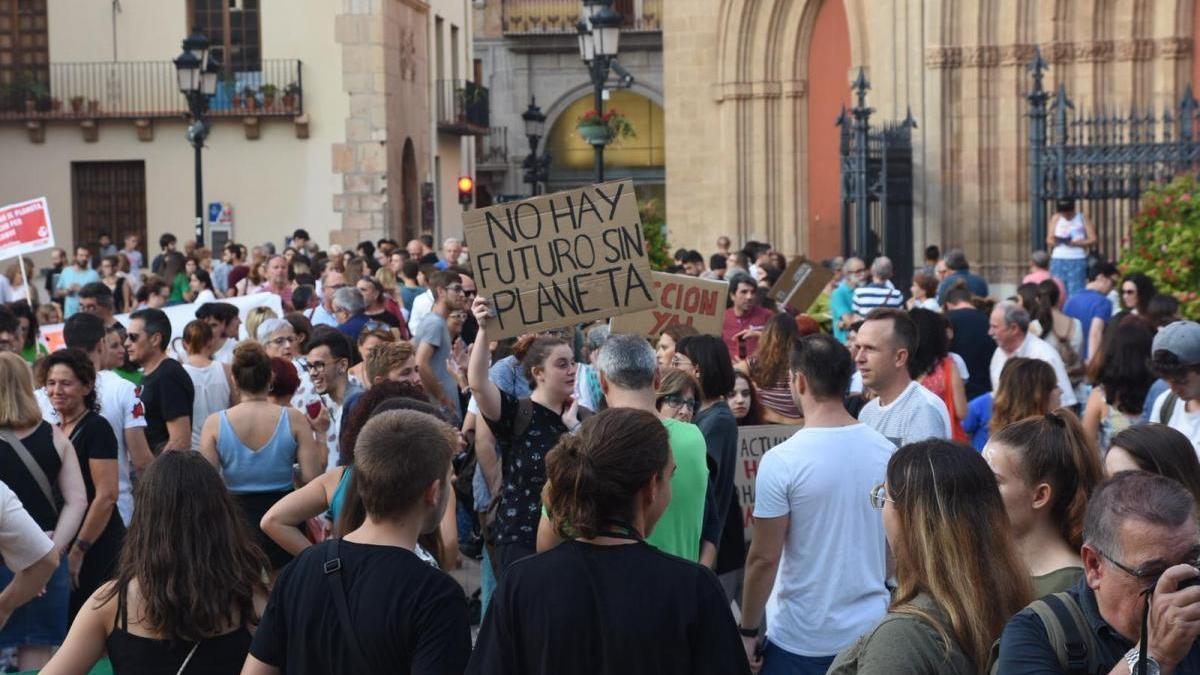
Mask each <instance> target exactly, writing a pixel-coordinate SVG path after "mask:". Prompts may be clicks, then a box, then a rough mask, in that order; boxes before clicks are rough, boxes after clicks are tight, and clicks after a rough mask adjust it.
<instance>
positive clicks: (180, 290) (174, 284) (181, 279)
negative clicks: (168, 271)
mask: <svg viewBox="0 0 1200 675" xmlns="http://www.w3.org/2000/svg"><path fill="white" fill-rule="evenodd" d="M187 291H188V278H187V275H185V274H184V273H183V272H180V273H179V274H176V275H175V278H174V279H172V280H171V297H170V298H169V299H168V300H167V302H170V303H176V302H183V294H184V293H186V292H187Z"/></svg>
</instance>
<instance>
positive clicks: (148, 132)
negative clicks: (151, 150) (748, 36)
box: [133, 119, 154, 143]
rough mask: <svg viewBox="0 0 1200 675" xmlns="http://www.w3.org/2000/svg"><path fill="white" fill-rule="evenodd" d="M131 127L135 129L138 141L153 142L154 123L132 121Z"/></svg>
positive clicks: (144, 120)
mask: <svg viewBox="0 0 1200 675" xmlns="http://www.w3.org/2000/svg"><path fill="white" fill-rule="evenodd" d="M133 126H134V127H136V128H137V137H138V140H139V141H142V142H143V143H148V142H150V141H152V140H154V121H153V120H150V119H140V120H134V121H133Z"/></svg>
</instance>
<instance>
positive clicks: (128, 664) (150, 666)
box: [104, 607, 252, 675]
mask: <svg viewBox="0 0 1200 675" xmlns="http://www.w3.org/2000/svg"><path fill="white" fill-rule="evenodd" d="M117 617H118V619H117V624H116V625H114V626H113V630H112V633H109V635H108V638H106V639H105V640H104V646H105V647H106V649H107V651H108V658H109V660H110V661H111V662H112V667H113V673H115V674H116V675H125V674H126V673H130V674H136V675H176V673H179V672H180V666H182V665H183V662H184V661H187V667H186V668H184V669H183V671H182V672H183V673H184V675H187V674H188V673H196V674H197V675H199V673H205V674H206V675H209V674H211V675H237V674H238V673H240V672H242V665H243V664H244V663H245V662H246V654H247V653H248V652H249V651H250V642H251V640H252V636H251V635H250V631H249V630H247V629H246V627H245V626H241V627H239V628H236V629H234V630H232V631H230V632H228V633H225V634H223V635H215V636H213V637H210V638H204V639H203V640H201V641H200V642H199V644H197V643H195V642H177V641H174V640H159V639H156V638H148V637H142V636H140V635H134V634H132V633H130V632H129V619H128V613H127V612H126V610H125V608H124V607H120V608H119V609H118V611H117ZM193 647H195V649H196V651H195V653H192V648H193ZM189 654H191V660H188V655H189Z"/></svg>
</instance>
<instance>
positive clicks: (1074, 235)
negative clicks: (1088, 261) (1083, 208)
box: [1051, 211, 1087, 259]
mask: <svg viewBox="0 0 1200 675" xmlns="http://www.w3.org/2000/svg"><path fill="white" fill-rule="evenodd" d="M1054 236H1055V237H1059V238H1062V239H1067V240H1069V241H1078V240H1080V239H1084V238H1086V237H1087V227H1086V226H1085V225H1084V224H1083V214H1082V213H1079V212H1078V211H1076V212H1075V215H1074V216H1072V217H1071V219H1070V220H1067V219H1066V218H1063V217H1062V216H1061V215H1060V216H1058V218H1057V219H1055V221H1054ZM1051 257H1052V258H1059V259H1081V258H1086V257H1087V251H1086V250H1085V249H1082V248H1079V247H1078V246H1065V245H1063V244H1057V245H1055V247H1054V251H1053V252H1052V253H1051Z"/></svg>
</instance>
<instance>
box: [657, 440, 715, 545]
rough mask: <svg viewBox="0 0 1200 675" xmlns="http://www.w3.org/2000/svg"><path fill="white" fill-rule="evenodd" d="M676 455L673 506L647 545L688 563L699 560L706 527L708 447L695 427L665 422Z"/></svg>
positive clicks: (664, 515) (672, 487)
mask: <svg viewBox="0 0 1200 675" xmlns="http://www.w3.org/2000/svg"><path fill="white" fill-rule="evenodd" d="M663 426H665V427H666V428H667V434H668V435H669V436H670V440H671V452H672V453H674V455H675V466H676V469H675V475H674V476H672V477H671V503H670V504H669V505H668V506H667V510H666V511H665V512H664V513H663V514H662V518H659V520H658V524H657V525H655V526H654V532H652V533H651V534H650V536H649V537H647V538H646V543H648V544H650V545H651V546H654V547H655V548H657V549H658V550H660V551H662V552H664V553H670V554H671V555H674V556H679V557H680V558H683V559H685V560H691V561H692V562H697V561H699V560H700V530H701V527H702V526H703V524H704V497H705V494H706V493H707V492H708V446H707V444H706V443H705V442H704V434H702V433H701V432H700V428H699V427H697V426H696V425H695V424H688V423H687V422H680V421H679V420H674V419H665V420H663Z"/></svg>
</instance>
